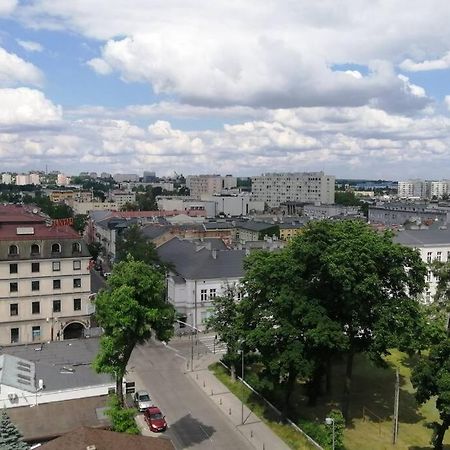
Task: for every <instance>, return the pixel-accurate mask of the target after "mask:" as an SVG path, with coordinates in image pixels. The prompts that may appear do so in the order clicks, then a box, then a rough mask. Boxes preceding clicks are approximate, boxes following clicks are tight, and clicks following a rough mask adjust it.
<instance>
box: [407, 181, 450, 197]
mask: <svg viewBox="0 0 450 450" xmlns="http://www.w3.org/2000/svg"><path fill="white" fill-rule="evenodd" d="M449 193H450V180H440V181H424V180H420V179H414V180H406V181H399V182H398V196H399V197H400V198H421V199H441V198H442V197H443V196H444V195H448V194H449Z"/></svg>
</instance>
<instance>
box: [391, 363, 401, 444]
mask: <svg viewBox="0 0 450 450" xmlns="http://www.w3.org/2000/svg"><path fill="white" fill-rule="evenodd" d="M399 397H400V377H399V375H398V369H396V371H395V393H394V429H393V433H392V443H393V444H396V443H397V438H398V405H399V400H400V398H399Z"/></svg>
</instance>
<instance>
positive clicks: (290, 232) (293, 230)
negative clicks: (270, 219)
mask: <svg viewBox="0 0 450 450" xmlns="http://www.w3.org/2000/svg"><path fill="white" fill-rule="evenodd" d="M279 226H280V239H282V240H283V241H290V240H291V239H292V238H293V237H294V236H297V235H298V234H300V233H301V232H302V230H303V227H304V224H302V223H298V222H296V223H280V225H279Z"/></svg>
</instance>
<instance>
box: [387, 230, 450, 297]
mask: <svg viewBox="0 0 450 450" xmlns="http://www.w3.org/2000/svg"><path fill="white" fill-rule="evenodd" d="M394 242H396V243H398V244H402V245H406V246H407V247H412V248H415V249H417V250H418V251H419V253H420V257H421V258H422V261H423V262H424V263H426V264H430V263H432V262H433V261H442V262H447V261H450V230H448V229H446V228H445V229H428V230H404V231H399V232H398V233H397V234H396V235H395V237H394ZM426 278H427V279H426V281H427V288H426V290H425V293H424V301H425V302H426V303H430V302H432V300H433V298H434V295H435V294H436V286H437V280H436V277H435V276H434V275H433V273H432V271H431V269H429V270H428V273H427V277H426Z"/></svg>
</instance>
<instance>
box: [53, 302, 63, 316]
mask: <svg viewBox="0 0 450 450" xmlns="http://www.w3.org/2000/svg"><path fill="white" fill-rule="evenodd" d="M53 312H54V313H59V312H61V300H53Z"/></svg>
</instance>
